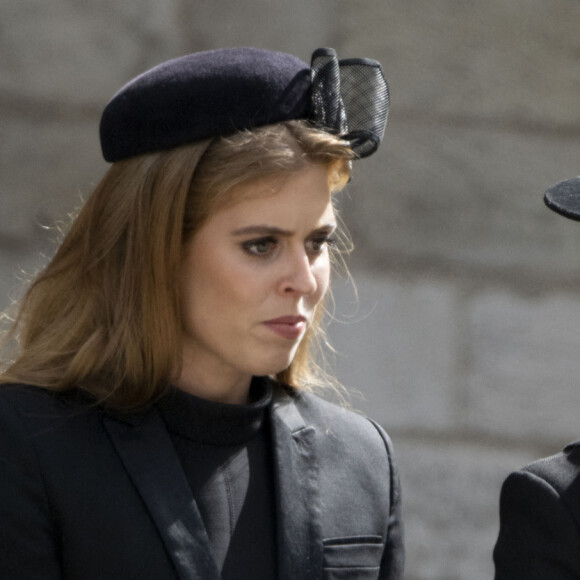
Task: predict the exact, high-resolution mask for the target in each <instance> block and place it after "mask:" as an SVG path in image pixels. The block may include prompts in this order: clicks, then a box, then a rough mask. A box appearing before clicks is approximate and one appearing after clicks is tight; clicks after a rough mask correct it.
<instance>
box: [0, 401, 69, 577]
mask: <svg viewBox="0 0 580 580" xmlns="http://www.w3.org/2000/svg"><path fill="white" fill-rule="evenodd" d="M61 577H62V576H61V570H60V564H59V557H58V541H57V538H56V533H55V531H54V529H53V524H52V522H51V517H50V510H49V507H48V503H47V499H46V496H45V492H44V488H43V483H42V478H41V475H40V473H39V469H38V464H37V458H36V455H35V452H34V448H33V445H32V443H31V441H30V437H29V435H28V434H27V433H26V430H25V429H24V427H23V425H22V423H21V420H20V418H19V417H18V414H17V411H16V410H15V409H14V408H13V407H12V406H11V405H10V404H9V402H8V401H7V398H6V397H0V578H14V579H16V578H17V579H18V580H38V579H39V578H42V580H58V579H60V578H61Z"/></svg>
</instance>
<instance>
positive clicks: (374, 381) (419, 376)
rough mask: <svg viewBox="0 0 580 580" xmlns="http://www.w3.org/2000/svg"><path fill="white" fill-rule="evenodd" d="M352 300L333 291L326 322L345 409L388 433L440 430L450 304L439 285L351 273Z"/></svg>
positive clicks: (452, 336)
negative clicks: (331, 315)
mask: <svg viewBox="0 0 580 580" xmlns="http://www.w3.org/2000/svg"><path fill="white" fill-rule="evenodd" d="M354 277H355V280H356V284H357V288H358V300H357V299H356V297H355V296H354V295H353V293H352V289H351V288H349V287H348V286H337V287H336V289H335V292H334V294H335V297H336V309H335V312H336V314H335V317H336V321H335V322H333V323H332V324H331V325H330V329H329V330H330V333H329V334H330V339H331V344H332V345H333V346H334V347H335V349H336V351H337V355H336V356H335V357H333V360H334V365H333V366H334V369H335V371H336V375H337V377H338V379H339V380H340V381H341V383H342V384H343V385H345V386H346V387H347V388H348V389H351V390H353V391H359V392H360V393H362V396H363V397H364V398H363V399H361V398H360V397H356V396H353V397H352V399H351V404H352V405H353V406H354V407H355V408H358V409H361V410H363V411H364V412H366V414H368V415H369V416H371V417H373V418H374V419H376V420H378V421H381V422H383V423H384V424H385V425H387V426H388V427H390V428H399V429H412V428H414V427H415V426H418V425H421V426H422V427H424V428H426V429H440V428H446V427H447V426H449V425H452V424H453V423H454V421H455V420H456V412H457V408H456V401H457V397H456V392H455V381H454V372H455V365H456V361H455V355H456V349H455V341H456V339H457V336H456V332H457V327H456V322H455V319H454V306H455V298H456V294H455V291H454V289H453V288H452V287H450V286H449V285H447V284H443V283H442V284H439V283H436V282H432V281H425V282H412V281H402V280H397V279H393V278H389V277H387V276H384V275H379V274H374V275H373V274H369V273H363V272H356V273H355V276H354Z"/></svg>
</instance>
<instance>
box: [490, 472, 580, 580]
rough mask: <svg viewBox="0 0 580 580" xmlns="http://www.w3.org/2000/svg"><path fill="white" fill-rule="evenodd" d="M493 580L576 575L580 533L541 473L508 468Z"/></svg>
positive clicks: (573, 579) (558, 579)
mask: <svg viewBox="0 0 580 580" xmlns="http://www.w3.org/2000/svg"><path fill="white" fill-rule="evenodd" d="M493 557H494V562H495V580H521V579H522V578H525V579H526V580H548V579H549V580H578V579H580V533H579V529H578V526H577V523H576V522H575V521H574V519H573V515H572V512H571V510H570V509H568V506H567V505H566V499H565V497H563V496H562V495H561V494H560V493H558V491H557V490H556V489H555V488H554V487H553V486H552V485H551V484H550V483H549V482H548V481H546V480H545V479H543V478H542V477H540V476H538V475H536V474H534V473H530V472H528V471H525V470H522V471H518V472H515V473H512V474H511V475H510V476H509V477H508V478H507V480H506V481H505V483H504V484H503V487H502V491H501V496H500V531H499V537H498V540H497V543H496V546H495V549H494V553H493Z"/></svg>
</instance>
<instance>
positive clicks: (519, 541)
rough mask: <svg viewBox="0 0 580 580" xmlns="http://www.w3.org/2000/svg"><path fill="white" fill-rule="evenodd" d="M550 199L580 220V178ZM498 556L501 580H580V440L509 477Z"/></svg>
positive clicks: (553, 190)
mask: <svg viewBox="0 0 580 580" xmlns="http://www.w3.org/2000/svg"><path fill="white" fill-rule="evenodd" d="M544 201H545V202H546V205H547V206H548V207H549V208H550V209H552V210H554V211H555V212H557V213H559V214H561V215H563V216H565V217H567V218H570V219H573V220H580V177H574V178H572V179H568V180H566V181H562V182H560V183H557V184H556V185H554V186H553V187H551V188H550V189H548V191H546V193H545V196H544ZM493 557H494V562H495V571H496V572H495V578H496V580H516V579H518V580H519V579H520V578H526V580H547V579H549V580H578V579H580V441H577V442H575V443H571V444H570V445H567V446H566V447H565V449H564V450H563V451H562V452H561V453H558V454H556V455H553V456H551V457H546V458H544V459H540V460H539V461H536V462H534V463H532V464H531V465H527V466H526V467H524V468H522V469H520V470H518V471H515V472H514V473H512V474H510V475H509V477H508V478H507V479H506V481H505V482H504V484H503V486H502V490H501V497H500V530H499V537H498V540H497V543H496V545H495V549H494V553H493Z"/></svg>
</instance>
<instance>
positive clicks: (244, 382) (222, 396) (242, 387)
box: [175, 357, 252, 405]
mask: <svg viewBox="0 0 580 580" xmlns="http://www.w3.org/2000/svg"><path fill="white" fill-rule="evenodd" d="M216 371H217V372H216ZM216 371H212V370H210V369H207V368H204V367H203V366H202V365H196V364H195V363H194V362H193V361H192V360H191V359H188V358H186V357H184V358H183V363H182V369H181V374H180V375H179V378H178V379H177V380H176V381H175V386H176V387H177V388H179V389H181V390H183V391H185V392H187V393H190V394H191V395H195V396H196V397H200V398H202V399H208V400H209V401H215V402H217V403H229V404H233V405H243V404H245V403H247V402H248V396H249V392H250V383H251V382H252V377H251V375H245V374H240V373H228V372H227V369H224V368H223V366H222V367H221V368H220V369H219V370H218V369H216Z"/></svg>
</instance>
